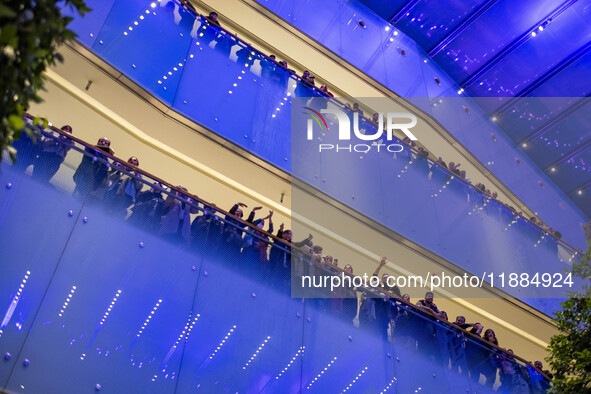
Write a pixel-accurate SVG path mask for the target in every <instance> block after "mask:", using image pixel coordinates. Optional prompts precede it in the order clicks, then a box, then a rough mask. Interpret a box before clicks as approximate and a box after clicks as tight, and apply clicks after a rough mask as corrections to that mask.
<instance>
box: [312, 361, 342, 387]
mask: <svg viewBox="0 0 591 394" xmlns="http://www.w3.org/2000/svg"><path fill="white" fill-rule="evenodd" d="M336 360H337V356H334V358H333V359H332V360H330V362H329V363H328V365H327V366H326V367H324V369H323V370H322V371H320V373H319V374H318V375H316V377H315V378H314V379H312V381H311V382H310V384H308V386H306V390H310V387H312V385H313V384H314V383H316V381H317V380H318V379H320V377H321V376H322V375H324V373H325V372H326V371H327V370H328V368H330V367H332V366H333V365H334V362H335V361H336Z"/></svg>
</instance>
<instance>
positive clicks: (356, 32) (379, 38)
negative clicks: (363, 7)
mask: <svg viewBox="0 0 591 394" xmlns="http://www.w3.org/2000/svg"><path fill="white" fill-rule="evenodd" d="M341 3H342V4H343V6H342V8H341V9H340V10H339V13H338V14H335V16H334V17H333V18H334V19H333V21H332V23H333V25H334V28H333V29H331V30H330V31H328V32H327V33H326V34H325V35H323V36H319V37H321V38H320V40H319V41H320V42H321V43H322V44H324V45H325V46H327V47H328V48H331V50H332V51H333V52H335V53H336V54H337V55H339V56H340V57H342V58H345V59H348V60H349V62H350V63H351V64H353V65H354V66H355V67H357V68H359V69H363V68H364V67H365V66H366V65H367V64H368V62H372V61H374V59H375V58H376V57H378V55H379V54H380V53H381V52H382V43H383V42H387V41H386V38H387V37H388V36H391V34H392V27H391V26H390V24H388V23H387V22H386V21H384V20H383V19H381V18H380V17H379V16H377V15H375V14H371V13H368V14H366V15H359V11H358V9H357V7H358V4H356V3H346V2H341ZM336 18H338V20H336ZM313 37H317V36H314V35H313ZM361 47H363V48H364V49H365V50H363V51H360V50H359V48H361ZM384 72H385V70H384V71H382V73H381V74H382V75H383V73H384Z"/></svg>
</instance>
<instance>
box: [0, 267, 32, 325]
mask: <svg viewBox="0 0 591 394" xmlns="http://www.w3.org/2000/svg"><path fill="white" fill-rule="evenodd" d="M29 275H31V271H27V272H26V273H25V277H24V278H23V280H22V282H21V285H20V287H19V288H18V290H17V291H16V295H15V296H14V298H13V299H12V303H11V304H13V305H15V306H16V304H18V300H19V299H20V297H21V294H23V289H24V288H25V285H26V284H27V281H28V280H29ZM9 309H10V308H9ZM12 310H14V308H12ZM5 319H6V317H5ZM3 323H4V322H3ZM3 332H4V331H3V330H2V329H0V337H1V336H2V333H3Z"/></svg>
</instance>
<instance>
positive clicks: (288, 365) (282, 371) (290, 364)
mask: <svg viewBox="0 0 591 394" xmlns="http://www.w3.org/2000/svg"><path fill="white" fill-rule="evenodd" d="M305 349H306V347H305V346H302V347H300V348H299V349H298V351H297V352H296V354H295V355H294V356H293V357H292V358H291V360H290V361H289V363H287V365H286V366H285V368H283V369H282V370H281V372H279V374H277V376H275V379H276V380H277V379H279V378H280V377H281V375H283V374H284V373H285V372H286V371H287V370H288V369H289V368H290V367H291V366H292V364H293V363H294V362H295V360H296V358H297V357H298V356H299V355H300V354H301V355H302V357H303V356H304V351H305Z"/></svg>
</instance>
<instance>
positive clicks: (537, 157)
mask: <svg viewBox="0 0 591 394" xmlns="http://www.w3.org/2000/svg"><path fill="white" fill-rule="evenodd" d="M589 113H591V102H588V103H587V104H586V105H585V106H583V107H582V108H580V109H579V110H578V111H577V112H576V113H575V114H572V115H571V116H569V117H567V118H566V119H564V120H563V121H562V122H560V123H559V124H557V125H555V126H554V127H552V128H551V129H550V130H548V131H547V132H545V133H544V134H543V135H541V136H539V137H538V138H536V139H535V140H533V141H531V142H530V143H529V144H530V147H531V149H530V147H528V148H527V149H524V150H526V152H527V153H528V154H529V156H530V157H531V158H532V159H534V161H535V162H536V163H537V164H538V165H539V166H540V167H541V168H545V167H546V166H548V165H549V164H550V163H552V162H553V161H555V160H558V159H560V158H561V157H562V156H564V155H565V154H567V153H568V152H570V151H572V150H574V149H577V148H578V147H579V146H581V145H582V144H584V143H586V142H587V141H589V140H591V117H590V116H588V114H589Z"/></svg>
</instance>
